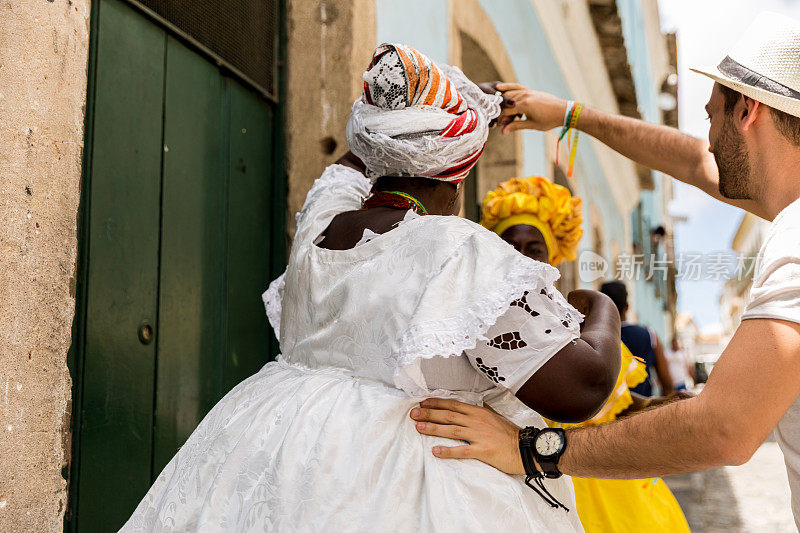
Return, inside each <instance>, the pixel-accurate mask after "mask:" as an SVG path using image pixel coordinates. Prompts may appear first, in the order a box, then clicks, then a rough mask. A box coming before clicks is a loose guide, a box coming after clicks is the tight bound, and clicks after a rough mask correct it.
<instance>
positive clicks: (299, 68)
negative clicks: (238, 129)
mask: <svg viewBox="0 0 800 533" xmlns="http://www.w3.org/2000/svg"><path fill="white" fill-rule="evenodd" d="M287 25H288V28H287V30H288V31H287V34H288V35H287V37H288V50H287V70H288V87H287V96H286V98H287V102H286V142H287V156H286V157H287V161H286V162H287V171H288V176H289V199H288V200H289V215H290V216H289V217H288V228H287V229H288V231H289V235H293V234H294V216H293V215H294V213H296V212H297V211H299V210H300V208H301V207H302V206H303V201H304V200H305V197H306V193H308V190H309V189H310V188H311V184H312V183H313V182H314V180H315V179H317V178H318V177H319V176H320V174H321V173H322V170H323V169H324V168H325V167H326V166H327V165H329V164H331V163H333V162H334V161H336V159H338V158H339V157H340V156H341V155H342V154H343V153H344V152H345V151H346V150H347V140H346V139H345V126H346V125H347V119H348V117H349V116H350V107H351V106H352V104H353V101H354V100H355V99H356V98H357V97H358V95H359V94H360V92H361V88H362V86H363V84H362V82H361V78H360V74H361V73H362V72H363V71H364V69H365V68H366V67H367V65H368V64H369V61H370V58H371V57H372V55H371V54H372V51H373V50H374V48H375V2H374V0H348V1H345V0H317V1H309V0H289V1H288V10H287Z"/></svg>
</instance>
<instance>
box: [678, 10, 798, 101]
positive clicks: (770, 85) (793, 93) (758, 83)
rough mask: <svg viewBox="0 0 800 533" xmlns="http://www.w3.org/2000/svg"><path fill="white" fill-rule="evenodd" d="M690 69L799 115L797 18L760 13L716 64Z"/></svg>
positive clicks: (751, 96)
mask: <svg viewBox="0 0 800 533" xmlns="http://www.w3.org/2000/svg"><path fill="white" fill-rule="evenodd" d="M691 70H693V71H695V72H698V73H700V74H705V75H706V76H708V77H709V78H711V79H713V80H714V81H716V82H718V83H720V84H721V85H724V86H726V87H730V88H731V89H733V90H735V91H738V92H740V93H742V94H744V95H745V96H749V97H750V98H753V99H754V100H758V101H759V102H761V103H763V104H766V105H768V106H770V107H774V108H775V109H779V110H781V111H783V112H785V113H789V114H790V115H794V116H796V117H800V22H798V21H796V20H794V19H792V18H789V17H786V16H784V15H780V14H778V13H770V12H763V13H760V14H759V15H758V16H757V17H756V19H755V20H754V21H753V23H752V24H751V25H750V27H749V28H747V31H746V32H745V33H744V36H743V37H742V38H741V39H740V40H739V42H737V43H736V45H735V46H734V47H733V49H732V50H731V52H730V54H728V56H726V57H725V59H723V60H722V62H721V63H720V64H719V65H718V66H717V67H712V68H709V69H696V68H693V69H691Z"/></svg>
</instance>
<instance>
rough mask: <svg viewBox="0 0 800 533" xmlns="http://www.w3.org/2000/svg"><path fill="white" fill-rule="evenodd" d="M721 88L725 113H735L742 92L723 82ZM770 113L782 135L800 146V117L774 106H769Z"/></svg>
mask: <svg viewBox="0 0 800 533" xmlns="http://www.w3.org/2000/svg"><path fill="white" fill-rule="evenodd" d="M719 88H720V91H721V92H722V96H723V98H724V99H725V114H726V115H730V114H731V113H733V108H734V107H736V102H738V101H739V97H741V96H742V93H740V92H738V91H734V90H733V89H731V88H730V87H726V86H725V85H722V84H720V86H719ZM767 107H769V106H767ZM769 114H770V115H771V116H772V121H773V122H775V127H776V128H777V129H778V131H779V132H781V135H783V136H784V137H786V139H788V140H789V142H790V143H792V144H793V145H795V146H800V117H796V116H794V115H790V114H789V113H784V112H783V111H780V110H778V109H775V108H774V107H770V108H769Z"/></svg>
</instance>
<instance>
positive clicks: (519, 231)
mask: <svg viewBox="0 0 800 533" xmlns="http://www.w3.org/2000/svg"><path fill="white" fill-rule="evenodd" d="M581 208H582V206H581V199H580V198H576V197H574V196H572V195H571V194H570V192H569V190H568V189H567V188H566V187H562V186H561V185H557V184H555V183H551V182H549V181H548V180H547V179H545V178H543V177H541V176H533V177H530V178H524V179H517V178H515V179H511V180H508V181H505V182H503V183H501V184H500V185H499V186H498V187H497V189H495V190H494V191H491V192H489V194H487V195H486V198H485V199H484V201H483V209H482V217H481V224H482V225H483V226H485V227H486V228H488V229H490V230H492V231H494V232H495V233H497V234H498V235H499V236H500V237H501V238H502V239H503V240H505V241H506V242H508V243H509V244H511V245H512V246H514V248H516V249H517V251H519V252H520V253H522V254H523V255H526V256H528V257H530V258H532V259H535V260H537V261H542V262H545V263H550V264H551V265H553V266H556V265H558V264H559V263H561V262H562V261H572V260H574V259H575V256H576V252H577V249H578V242H579V241H580V240H581V237H582V236H583V230H582V229H581V223H582V222H583V216H582V214H581ZM621 357H622V365H621V366H620V373H619V377H618V378H617V384H616V387H615V389H614V392H613V393H612V394H611V397H609V399H608V401H606V403H605V405H603V407H602V408H601V409H600V411H599V412H598V413H597V414H596V415H595V416H594V417H593V418H591V419H590V420H587V421H585V422H582V423H580V424H561V423H556V422H548V423H549V424H550V425H551V426H559V427H564V428H568V427H578V426H596V425H600V424H606V423H608V422H611V421H613V420H614V419H615V418H617V416H619V415H620V414H622V413H623V411H627V412H630V411H632V410H634V409H635V406H634V399H633V397H632V396H631V393H630V391H629V390H628V388H629V387H634V386H636V385H638V384H639V383H641V382H642V381H644V380H645V379H647V372H646V371H645V369H644V365H643V364H642V363H641V362H639V361H638V360H637V359H635V358H634V357H633V355H632V354H631V352H630V351H629V350H628V349H627V348H626V347H625V345H624V344H623V345H622V350H621ZM631 453H636V450H631ZM572 481H573V484H574V486H575V498H576V501H577V506H578V516H579V517H580V519H581V523H582V524H583V527H584V529H585V530H586V531H587V532H590V533H592V532H631V531H648V532H661V531H663V532H688V531H689V526H688V524H687V523H686V518H685V517H684V515H683V512H682V511H681V508H680V506H679V505H678V502H677V501H676V500H675V497H674V496H673V495H672V492H670V490H669V488H668V487H667V485H666V483H664V480H662V479H660V478H655V479H635V480H616V479H588V478H572Z"/></svg>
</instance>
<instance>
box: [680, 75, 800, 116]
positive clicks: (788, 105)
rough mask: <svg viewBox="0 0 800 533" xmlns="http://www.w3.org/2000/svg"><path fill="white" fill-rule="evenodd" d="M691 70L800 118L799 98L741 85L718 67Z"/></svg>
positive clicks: (744, 84)
mask: <svg viewBox="0 0 800 533" xmlns="http://www.w3.org/2000/svg"><path fill="white" fill-rule="evenodd" d="M689 70H691V71H693V72H697V73H698V74H702V75H704V76H708V77H709V78H711V79H712V80H714V81H716V82H717V83H719V84H720V85H724V86H725V87H728V88H729V89H733V90H734V91H738V92H740V93H742V94H743V95H745V96H749V97H750V98H752V99H753V100H758V101H759V102H761V103H762V104H766V105H768V106H769V107H774V108H775V109H778V110H780V111H783V112H784V113H788V114H790V115H793V116H795V117H800V100H798V99H797V98H792V97H790V96H783V95H781V94H776V93H773V92H771V91H766V90H764V89H759V88H758V87H753V86H752V85H747V84H746V83H741V82H739V81H736V80H734V79H732V78H729V77H727V76H725V75H724V74H722V73H721V72H720V71H719V70H717V69H716V67H712V68H709V69H700V68H690V69H689Z"/></svg>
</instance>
